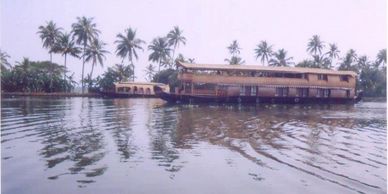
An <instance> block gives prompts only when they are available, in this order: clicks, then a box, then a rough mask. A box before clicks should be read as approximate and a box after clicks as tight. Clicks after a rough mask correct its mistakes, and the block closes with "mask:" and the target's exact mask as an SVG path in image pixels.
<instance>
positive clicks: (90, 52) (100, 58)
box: [83, 39, 109, 88]
mask: <svg viewBox="0 0 388 194" xmlns="http://www.w3.org/2000/svg"><path fill="white" fill-rule="evenodd" d="M105 45H106V44H105V43H104V42H102V41H100V40H98V39H94V40H93V41H92V42H91V44H90V45H88V46H87V47H86V50H85V54H84V56H83V57H85V61H86V62H90V61H91V62H92V70H91V71H90V74H89V88H90V84H91V80H92V75H93V70H94V66H95V65H97V64H98V63H99V64H100V65H101V66H103V65H104V59H106V56H105V54H107V53H109V52H108V51H106V50H104V46H105Z"/></svg>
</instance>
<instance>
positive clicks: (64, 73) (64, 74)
mask: <svg viewBox="0 0 388 194" xmlns="http://www.w3.org/2000/svg"><path fill="white" fill-rule="evenodd" d="M66 56H67V54H65V70H64V71H63V80H65V87H64V89H65V92H67V90H66Z"/></svg>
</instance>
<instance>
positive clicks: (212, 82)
mask: <svg viewBox="0 0 388 194" xmlns="http://www.w3.org/2000/svg"><path fill="white" fill-rule="evenodd" d="M176 65H177V69H178V71H179V73H178V80H179V82H180V83H179V86H178V87H177V88H175V91H174V92H168V91H166V90H163V89H162V88H158V87H156V90H155V91H156V95H157V96H158V97H160V98H161V99H163V100H165V101H168V102H174V103H176V102H182V103H197V102H219V103H287V104H290V103H292V104H295V103H356V102H358V101H360V99H361V94H362V93H361V92H360V93H357V91H356V77H357V74H356V73H355V72H352V71H335V70H329V69H316V68H301V67H267V66H253V65H214V64H213V65H212V64H189V63H182V62H177V64H176Z"/></svg>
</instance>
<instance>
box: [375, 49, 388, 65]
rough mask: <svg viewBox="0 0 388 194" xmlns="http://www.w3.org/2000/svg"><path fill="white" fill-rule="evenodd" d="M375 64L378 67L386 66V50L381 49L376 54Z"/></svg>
mask: <svg viewBox="0 0 388 194" xmlns="http://www.w3.org/2000/svg"><path fill="white" fill-rule="evenodd" d="M376 63H377V64H378V65H380V64H383V65H386V64H387V49H382V50H380V51H379V53H378V54H377V60H376Z"/></svg>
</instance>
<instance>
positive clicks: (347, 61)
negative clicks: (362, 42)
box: [338, 49, 359, 73]
mask: <svg viewBox="0 0 388 194" xmlns="http://www.w3.org/2000/svg"><path fill="white" fill-rule="evenodd" d="M357 60H358V58H357V54H356V51H355V50H353V49H350V50H349V51H348V52H347V53H346V54H345V57H344V58H342V60H341V62H340V66H339V67H338V70H348V71H354V72H356V73H359V69H358V68H357V67H356V62H357Z"/></svg>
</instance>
